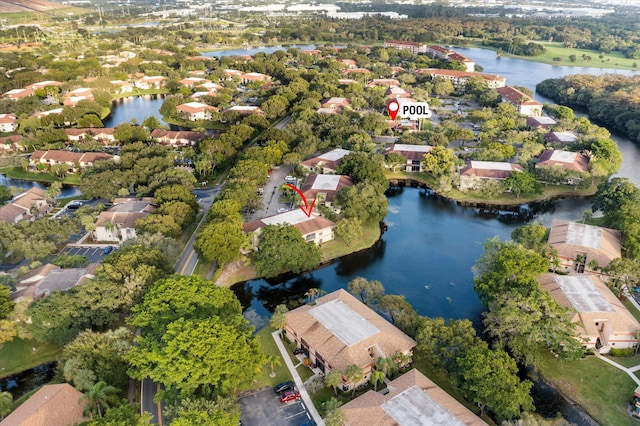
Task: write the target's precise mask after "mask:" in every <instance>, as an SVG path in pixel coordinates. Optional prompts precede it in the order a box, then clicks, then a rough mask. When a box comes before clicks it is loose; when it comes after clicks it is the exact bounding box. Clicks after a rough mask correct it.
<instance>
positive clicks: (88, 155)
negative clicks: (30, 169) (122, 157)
mask: <svg viewBox="0 0 640 426" xmlns="http://www.w3.org/2000/svg"><path fill="white" fill-rule="evenodd" d="M118 158H119V157H114V156H113V155H111V154H107V153H106V152H71V151H63V150H49V151H40V150H38V151H34V153H33V154H31V156H30V157H29V164H30V165H31V166H34V167H36V166H37V165H38V164H47V165H49V166H54V165H58V164H65V165H66V166H67V167H68V171H69V172H70V173H74V172H77V171H78V170H80V169H84V168H86V167H93V166H94V164H95V163H96V162H98V161H106V160H112V159H113V160H116V159H118Z"/></svg>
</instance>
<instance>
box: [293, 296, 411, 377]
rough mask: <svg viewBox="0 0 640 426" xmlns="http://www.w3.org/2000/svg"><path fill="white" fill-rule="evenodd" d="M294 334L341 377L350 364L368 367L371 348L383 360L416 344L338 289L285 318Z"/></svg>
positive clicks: (371, 359) (370, 361)
mask: <svg viewBox="0 0 640 426" xmlns="http://www.w3.org/2000/svg"><path fill="white" fill-rule="evenodd" d="M285 316H286V318H287V328H288V329H290V330H293V331H295V333H296V335H297V336H300V337H301V338H302V339H304V340H305V342H307V343H308V344H309V346H310V347H311V348H313V349H314V350H315V351H316V352H317V353H319V354H321V355H322V358H323V359H324V360H325V361H326V362H327V363H328V365H329V366H330V367H331V368H332V369H338V370H340V371H341V372H342V373H344V372H345V371H346V368H347V367H348V366H349V365H351V364H357V365H360V366H365V365H369V364H371V363H372V362H374V361H375V360H374V359H373V358H372V357H371V355H370V354H369V349H370V348H371V347H372V346H377V348H378V349H379V350H380V352H382V353H383V354H384V355H385V356H392V355H393V354H395V353H396V352H398V351H402V352H408V351H410V350H412V349H413V348H414V347H415V345H416V342H415V341H414V340H413V339H412V338H410V337H409V336H407V335H406V334H404V333H403V332H402V331H400V330H399V329H397V328H396V327H395V326H393V325H392V324H391V323H390V322H389V321H387V320H386V319H384V318H383V317H382V316H380V315H379V314H377V313H376V312H374V311H373V310H372V309H371V308H369V307H368V306H366V305H365V304H364V303H362V302H360V301H359V300H358V299H356V298H355V297H354V296H352V295H351V294H349V293H348V292H347V291H345V290H343V289H341V290H337V291H334V292H333V293H329V294H327V295H325V296H322V297H320V298H319V299H316V301H315V305H314V306H310V305H304V306H300V307H299V308H296V309H294V310H292V311H289V312H287V313H286V314H285Z"/></svg>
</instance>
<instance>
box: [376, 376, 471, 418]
mask: <svg viewBox="0 0 640 426" xmlns="http://www.w3.org/2000/svg"><path fill="white" fill-rule="evenodd" d="M380 407H381V408H382V409H383V410H384V412H385V413H387V414H388V415H389V416H390V417H391V418H393V420H395V421H396V422H397V423H398V424H399V425H401V426H464V423H463V422H461V421H460V420H459V419H458V418H457V417H456V416H454V415H453V414H451V412H449V411H448V410H446V409H445V408H444V407H443V406H441V405H440V404H438V403H437V402H436V401H435V400H434V399H433V398H431V397H430V396H429V395H428V394H427V393H426V392H424V391H423V390H422V389H421V388H420V387H419V386H416V385H413V386H411V387H410V388H408V389H406V390H404V391H402V392H400V393H399V394H398V395H396V396H394V397H393V398H391V399H390V400H388V401H386V402H384V403H383V404H382V405H381V406H380Z"/></svg>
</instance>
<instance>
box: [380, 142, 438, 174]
mask: <svg viewBox="0 0 640 426" xmlns="http://www.w3.org/2000/svg"><path fill="white" fill-rule="evenodd" d="M432 149H433V147H432V146H430V145H408V144H403V143H396V144H392V145H389V146H388V147H387V148H385V150H384V151H383V152H382V153H383V154H385V155H386V154H390V153H392V152H397V153H398V154H400V155H402V156H403V157H404V158H405V159H406V160H407V162H406V164H405V166H404V171H406V172H421V171H422V159H423V158H424V155H425V154H426V153H428V152H430V151H431V150H432Z"/></svg>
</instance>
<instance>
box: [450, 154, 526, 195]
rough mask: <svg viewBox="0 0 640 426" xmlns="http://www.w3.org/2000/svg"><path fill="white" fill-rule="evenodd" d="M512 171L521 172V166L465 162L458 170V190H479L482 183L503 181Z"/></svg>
mask: <svg viewBox="0 0 640 426" xmlns="http://www.w3.org/2000/svg"><path fill="white" fill-rule="evenodd" d="M514 171H515V172H521V171H523V170H522V166H520V165H519V164H515V163H506V162H499V161H466V162H465V165H464V167H462V168H461V169H460V189H461V190H463V191H464V190H469V189H479V188H480V187H481V186H482V183H483V182H486V181H488V180H504V179H506V178H508V177H509V176H510V175H511V173H512V172H514Z"/></svg>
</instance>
